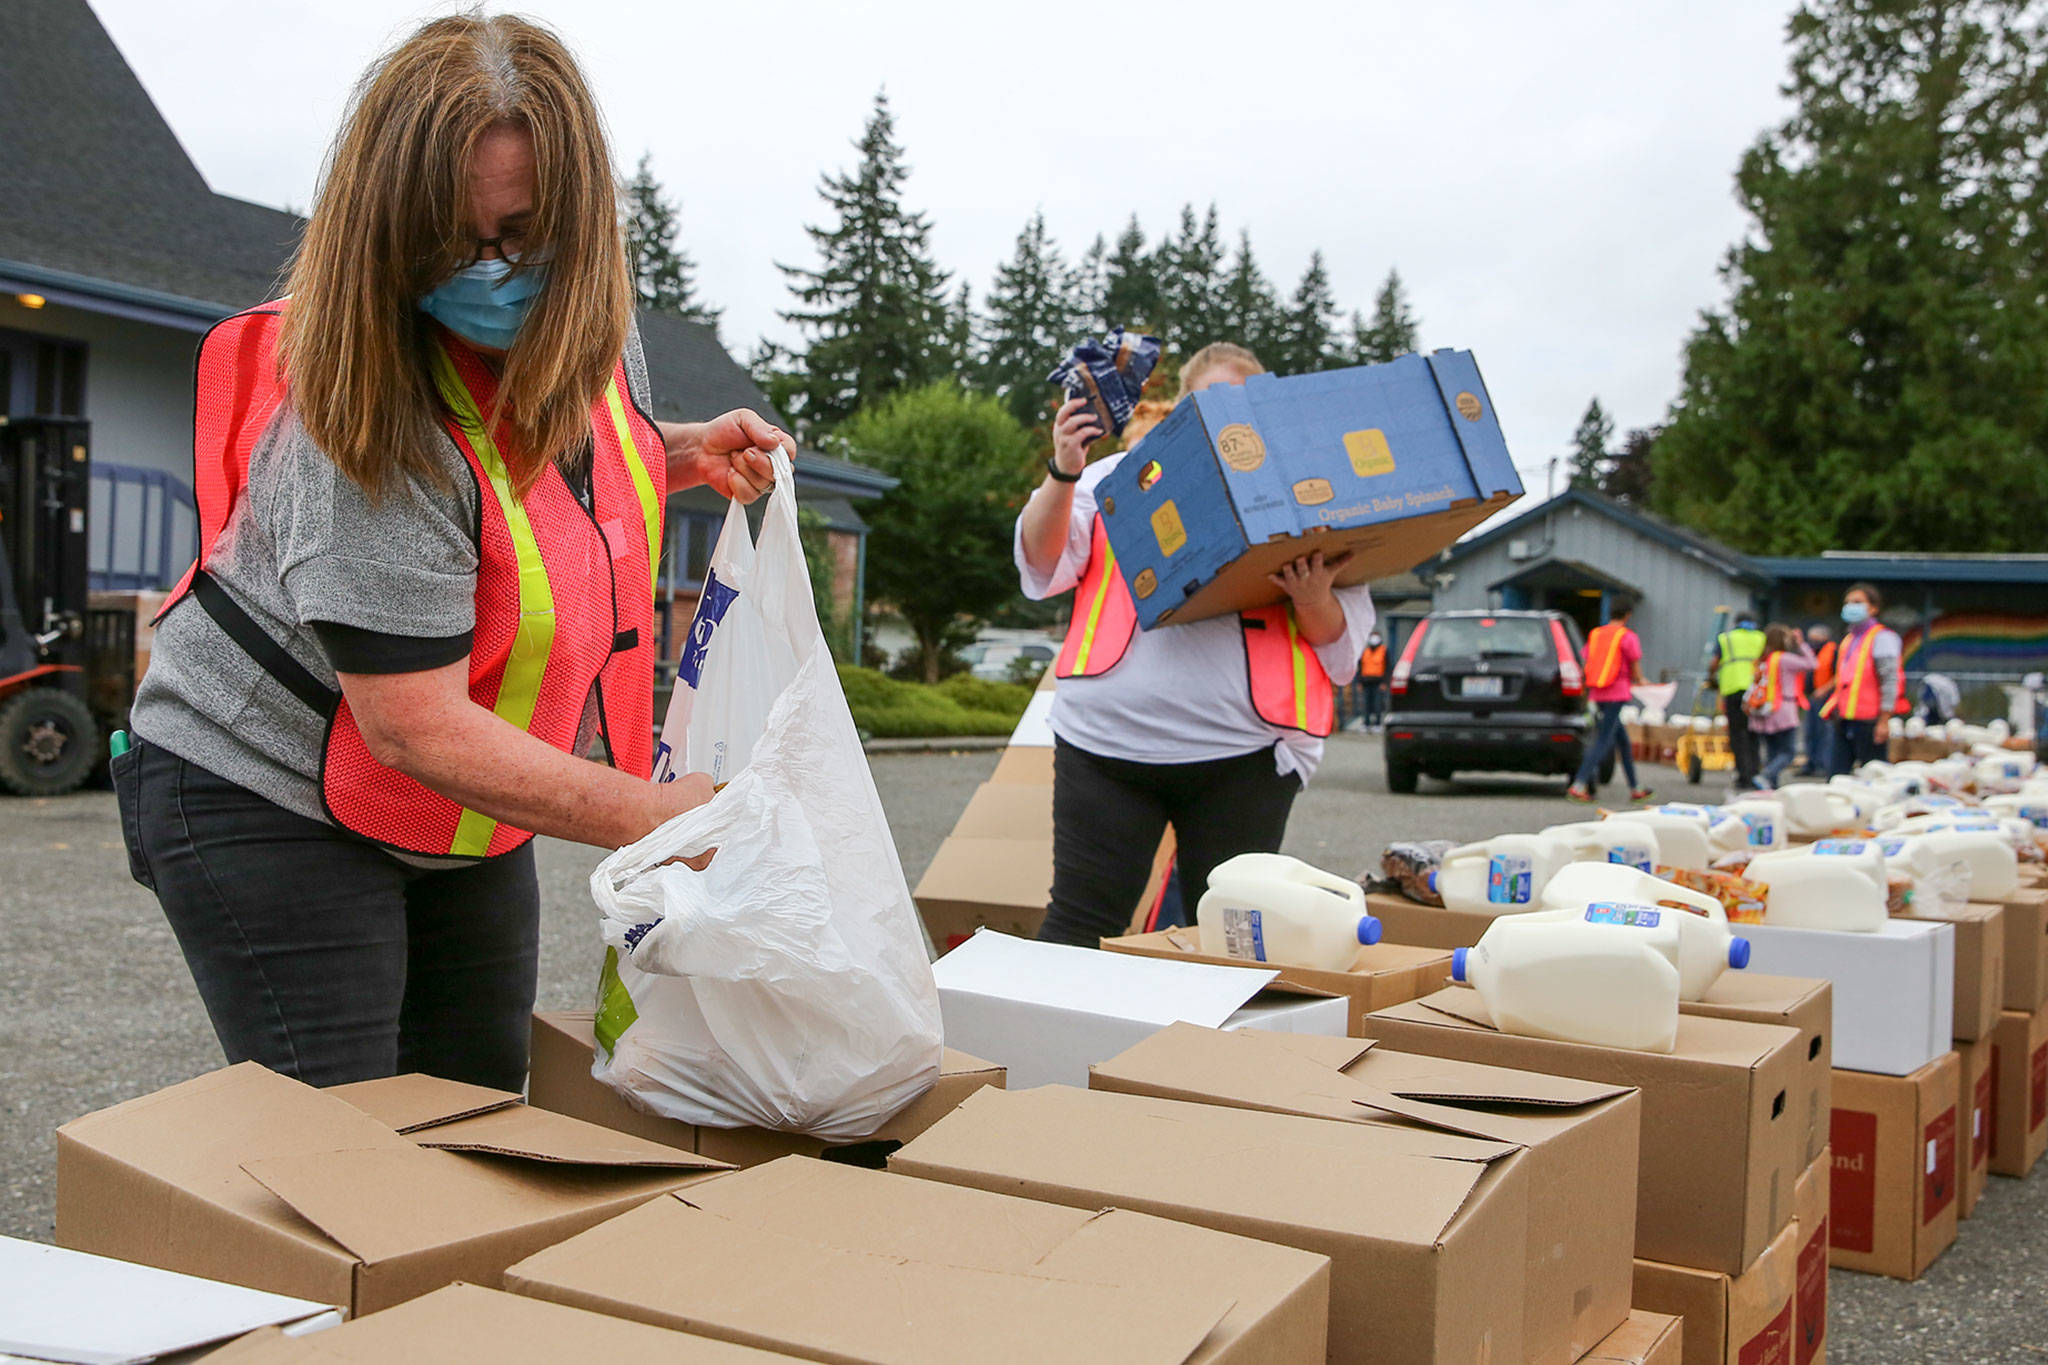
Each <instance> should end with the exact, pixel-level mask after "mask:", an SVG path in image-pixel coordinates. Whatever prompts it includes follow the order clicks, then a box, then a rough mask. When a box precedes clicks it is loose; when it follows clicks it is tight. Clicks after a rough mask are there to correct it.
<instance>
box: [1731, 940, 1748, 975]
mask: <svg viewBox="0 0 2048 1365" xmlns="http://www.w3.org/2000/svg"><path fill="white" fill-rule="evenodd" d="M1728 965H1729V966H1731V967H1733V968H1735V969H1736V970H1737V971H1740V970H1742V969H1743V968H1744V967H1747V966H1748V965H1749V940H1748V939H1746V938H1731V939H1729V940H1728Z"/></svg>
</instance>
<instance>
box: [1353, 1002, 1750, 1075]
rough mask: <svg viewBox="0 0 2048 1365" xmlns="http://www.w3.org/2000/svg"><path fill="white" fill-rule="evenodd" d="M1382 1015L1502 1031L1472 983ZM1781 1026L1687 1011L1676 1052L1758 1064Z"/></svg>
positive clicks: (1652, 1054)
mask: <svg viewBox="0 0 2048 1365" xmlns="http://www.w3.org/2000/svg"><path fill="white" fill-rule="evenodd" d="M1375 1014H1376V1015H1379V1016H1385V1017H1386V1018H1389V1019H1402V1020H1406V1021H1408V1022H1410V1023H1416V1024H1435V1025H1438V1026H1447V1027H1453V1028H1479V1029H1485V1030H1487V1031H1488V1032H1499V1030H1498V1029H1496V1028H1495V1027H1494V1023H1493V1016H1491V1015H1490V1014H1488V1013H1487V1012H1486V1005H1485V1003H1484V1002H1483V1001H1482V1000H1481V999H1480V998H1479V992H1478V991H1476V990H1473V989H1472V988H1471V987H1470V986H1447V987H1445V988H1444V989H1443V990H1440V991H1438V992H1437V993H1436V994H1435V995H1429V996H1424V997H1423V998H1422V999H1420V1000H1416V1001H1412V1002H1410V1003H1409V1004H1406V1005H1392V1006H1389V1007H1388V1008H1386V1009H1384V1010H1378V1011H1376V1012H1375ZM1764 1027H1766V1028H1775V1029H1776V1032H1775V1033H1771V1034H1766V1033H1763V1032H1760V1031H1758V1030H1757V1028H1756V1027H1755V1026H1752V1025H1749V1024H1746V1023H1744V1022H1743V1021H1741V1020H1736V1019H1715V1018H1711V1017H1705V1016H1695V1015H1690V1014H1681V1015H1679V1016H1678V1047H1677V1049H1676V1054H1675V1055H1681V1056H1684V1057H1686V1058H1688V1059H1690V1060H1693V1061H1702V1062H1721V1063H1725V1064H1727V1065H1731V1066H1755V1065H1756V1064H1757V1063H1759V1062H1761V1061H1763V1060H1764V1059H1766V1058H1767V1057H1769V1056H1770V1055H1771V1053H1772V1052H1773V1051H1774V1050H1775V1048H1776V1045H1777V1043H1778V1042H1779V1041H1780V1040H1782V1039H1783V1038H1784V1036H1785V1034H1786V1033H1787V1032H1788V1030H1786V1029H1784V1028H1782V1027H1778V1026H1773V1025H1767V1026H1764ZM1558 1046H1560V1047H1599V1046H1600V1045H1599V1044H1596V1043H1571V1042H1560V1043H1558ZM1600 1050H1601V1051H1603V1052H1627V1051H1629V1050H1630V1049H1628V1048H1605V1047H1602V1048H1600ZM1640 1055H1642V1056H1644V1057H1653V1058H1654V1057H1661V1056H1665V1055H1667V1054H1664V1053H1657V1052H1645V1053H1642V1054H1640Z"/></svg>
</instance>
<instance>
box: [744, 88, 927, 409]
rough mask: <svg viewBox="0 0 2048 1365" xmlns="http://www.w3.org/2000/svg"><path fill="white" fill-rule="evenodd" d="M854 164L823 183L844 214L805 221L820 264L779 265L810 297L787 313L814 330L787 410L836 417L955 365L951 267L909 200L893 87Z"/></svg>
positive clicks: (879, 98)
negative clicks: (823, 221)
mask: <svg viewBox="0 0 2048 1365" xmlns="http://www.w3.org/2000/svg"><path fill="white" fill-rule="evenodd" d="M854 145H855V146H856V147H857V148H859V150H860V165H859V166H858V167H857V168H856V169H855V170H854V171H853V173H852V174H850V175H848V174H841V175H827V176H825V177H823V178H822V180H821V182H820V184H819V193H820V194H821V195H822V196H823V197H824V200H825V203H826V205H827V206H828V207H829V208H830V209H831V210H832V212H833V214H834V215H835V216H836V219H837V221H836V222H834V223H833V224H832V225H831V226H829V227H806V228H805V231H806V232H808V233H809V234H810V236H811V241H812V243H813V244H814V245H815V246H816V247H817V249H818V256H819V266H818V268H817V269H816V270H806V269H802V268H799V267H794V266H786V265H783V266H778V268H779V269H780V270H781V271H782V272H783V274H784V275H785V276H787V277H788V279H789V282H790V290H791V292H792V293H794V294H795V295H796V298H797V301H798V303H799V304H801V305H802V306H801V307H799V308H795V309H792V310H790V311H789V312H786V313H784V314H783V315H782V316H783V317H784V318H785V319H787V320H788V321H790V322H794V323H796V324H797V325H798V326H799V327H801V328H802V329H803V331H804V332H805V333H806V334H807V337H808V340H809V346H808V349H807V350H806V351H805V352H804V355H803V371H804V379H803V384H802V386H801V390H800V392H798V393H797V394H795V395H793V400H794V401H793V402H792V403H791V406H790V409H789V410H788V411H789V415H790V417H791V418H793V419H794V420H796V421H798V422H800V423H802V424H804V425H805V426H807V427H810V428H812V429H818V428H826V427H830V426H832V425H834V424H836V423H838V422H841V421H843V420H845V419H846V418H847V417H849V416H851V415H852V414H853V413H854V412H855V411H856V410H857V409H859V408H861V407H862V406H865V405H868V404H872V403H875V402H878V401H879V400H881V399H883V398H886V397H887V396H888V395H890V394H892V393H896V392H898V391H900V390H904V389H912V388H919V387H922V386H924V385H926V384H929V383H931V382H932V381H933V380H935V379H940V378H944V377H947V376H950V375H952V374H953V373H955V360H954V357H953V356H952V355H951V354H949V352H948V335H947V334H948V330H949V323H951V322H952V319H951V318H950V317H949V313H950V310H949V308H948V306H947V302H946V294H945V284H946V273H945V272H944V271H942V270H940V269H939V267H938V265H937V264H936V263H935V262H934V261H933V259H932V254H931V246H930V241H929V239H930V235H931V223H930V221H929V220H927V219H926V217H925V216H924V215H923V214H921V213H913V212H911V211H910V210H909V209H908V208H906V207H904V204H903V184H904V181H905V180H907V179H908V178H909V175H910V168H909V166H907V165H906V164H905V163H904V159H903V148H902V146H901V145H900V144H898V143H897V141H896V124H895V119H894V117H893V116H892V115H891V114H890V112H889V100H888V96H887V95H886V94H877V95H876V96H875V108H874V113H873V114H872V115H870V116H869V118H868V121H867V126H866V127H865V129H863V131H862V133H861V137H860V140H859V141H858V142H857V143H855V144H854Z"/></svg>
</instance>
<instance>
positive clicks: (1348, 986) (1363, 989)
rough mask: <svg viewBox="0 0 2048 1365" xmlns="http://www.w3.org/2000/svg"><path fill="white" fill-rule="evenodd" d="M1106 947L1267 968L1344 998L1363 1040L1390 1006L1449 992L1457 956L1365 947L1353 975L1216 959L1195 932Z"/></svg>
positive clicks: (1354, 1031)
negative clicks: (1370, 1020) (1377, 1013)
mask: <svg viewBox="0 0 2048 1365" xmlns="http://www.w3.org/2000/svg"><path fill="white" fill-rule="evenodd" d="M1102 946H1103V947H1104V948H1106V949H1108V950H1109V951H1110V952H1113V953H1131V954H1134V955H1136V956H1138V957H1163V958H1166V959H1168V960H1169V961H1174V962H1207V963H1209V964H1211V965H1212V966H1218V967H1247V966H1261V967H1267V968H1271V969H1273V970H1276V971H1278V972H1279V973H1280V975H1279V978H1278V980H1279V983H1280V984H1281V985H1283V986H1299V987H1302V988H1304V989H1306V990H1311V991H1320V992H1322V993H1323V994H1325V995H1341V996H1344V997H1346V998H1347V999H1349V1000H1350V1001H1351V1011H1350V1023H1349V1026H1348V1027H1349V1032H1350V1034H1351V1036H1353V1037H1357V1036H1358V1026H1359V1024H1360V1023H1361V1022H1362V1021H1363V1020H1364V1018H1365V1016H1366V1015H1368V1014H1371V1013H1372V1012H1373V1011H1374V1010H1376V1009H1383V1008H1385V1007H1386V1006H1388V1005H1398V1004H1400V1003H1401V1002H1402V1001H1404V1000H1413V999H1415V998H1416V997H1417V996H1421V995H1430V994H1433V993H1434V992H1436V991H1440V990H1442V989H1443V988H1444V986H1445V984H1446V983H1447V982H1449V980H1450V978H1451V955H1450V953H1448V952H1447V951H1445V950H1443V949H1440V948H1410V947H1408V946H1406V945H1404V944H1396V943H1375V944H1373V945H1372V946H1371V947H1361V948H1360V949H1359V950H1358V956H1357V957H1356V958H1354V959H1353V960H1352V963H1351V966H1350V969H1349V970H1347V971H1341V972H1331V971H1324V970H1322V969H1320V968H1317V967H1295V966H1289V965H1288V964H1286V963H1284V962H1271V963H1257V964H1255V963H1247V962H1242V961H1239V960H1238V959H1236V958H1230V957H1210V956H1208V955H1207V954H1205V953H1203V952H1202V938H1201V934H1200V933H1199V932H1198V931H1197V930H1194V929H1187V928H1180V929H1161V930H1160V931H1158V932H1157V933H1152V934H1127V935H1125V936H1124V937H1122V938H1106V939H1104V940H1102Z"/></svg>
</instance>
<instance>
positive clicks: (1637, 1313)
mask: <svg viewBox="0 0 2048 1365" xmlns="http://www.w3.org/2000/svg"><path fill="white" fill-rule="evenodd" d="M1682 1323H1683V1319H1680V1318H1674V1317H1670V1316H1667V1315H1666V1314H1663V1313H1646V1312H1644V1311H1643V1310H1642V1309H1640V1308H1638V1309H1636V1310H1634V1311H1632V1312H1631V1313H1630V1314H1629V1315H1628V1321H1626V1322H1624V1323H1622V1324H1621V1326H1619V1327H1617V1328H1615V1329H1614V1330H1613V1331H1612V1332H1611V1333H1609V1334H1608V1336H1607V1339H1606V1340H1604V1341H1602V1342H1601V1343H1600V1344H1599V1345H1598V1346H1595V1347H1594V1348H1593V1349H1592V1351H1591V1352H1589V1353H1588V1354H1587V1355H1586V1356H1585V1358H1584V1359H1583V1360H1581V1361H1580V1363H1579V1365H1680V1363H1681V1361H1682V1360H1683V1356H1682V1354H1681V1351H1682V1343H1683V1341H1684V1337H1683V1335H1682V1332H1683V1327H1682Z"/></svg>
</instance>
